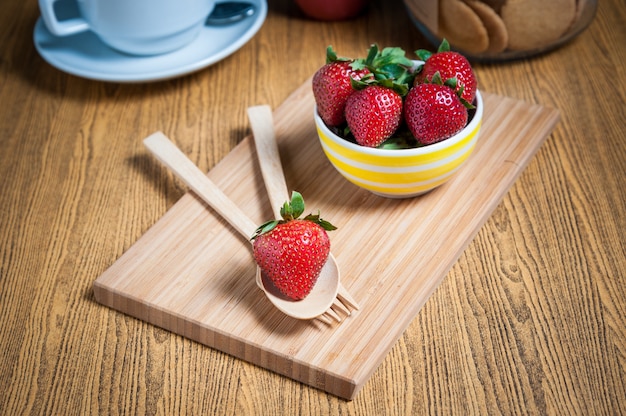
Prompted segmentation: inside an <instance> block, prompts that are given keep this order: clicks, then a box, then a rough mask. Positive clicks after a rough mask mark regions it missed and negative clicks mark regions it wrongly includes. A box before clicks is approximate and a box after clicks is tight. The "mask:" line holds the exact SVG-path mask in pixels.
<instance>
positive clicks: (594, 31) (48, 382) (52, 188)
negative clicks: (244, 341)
mask: <svg viewBox="0 0 626 416" xmlns="http://www.w3.org/2000/svg"><path fill="white" fill-rule="evenodd" d="M623 6H624V5H623V2H622V1H618V0H607V1H603V2H600V4H599V8H598V11H597V16H596V19H595V21H594V22H593V23H592V24H591V26H590V27H589V28H588V30H587V31H586V32H584V33H583V35H581V36H580V37H578V38H576V39H575V40H574V41H572V42H570V43H569V44H567V45H565V46H564V47H562V48H560V49H559V50H556V51H554V52H552V53H549V54H547V55H544V56H539V57H535V58H533V59H530V60H524V61H516V62H510V63H503V64H493V65H489V64H476V65H475V69H476V72H477V74H478V77H479V83H480V87H481V89H482V90H483V91H485V92H489V93H495V94H500V95H506V96H510V97H513V98H516V99H520V100H525V101H527V102H530V103H537V104H541V105H544V106H547V107H553V108H557V109H558V110H559V111H560V114H561V121H560V123H559V124H558V125H557V127H556V129H555V130H554V132H553V134H552V135H551V136H550V137H549V138H548V139H547V141H546V142H545V143H544V145H543V146H542V148H541V149H540V151H539V152H538V154H537V155H536V156H535V158H534V159H533V160H532V162H531V163H530V164H529V166H528V167H527V169H526V170H525V171H524V172H523V174H522V175H521V176H520V178H519V179H518V181H517V182H516V184H515V185H514V186H513V187H512V188H511V190H510V192H509V193H508V194H507V195H506V197H505V198H504V199H503V201H502V203H501V204H500V205H499V206H498V208H497V209H496V210H495V212H494V213H493V215H492V216H491V218H490V219H489V220H488V221H487V223H486V224H485V226H484V227H483V228H482V229H481V231H480V232H479V233H478V235H477V236H476V238H475V239H474V241H473V242H472V243H471V244H470V245H469V247H468V248H467V249H466V250H465V252H464V254H463V255H462V256H461V258H460V259H459V260H458V262H457V263H456V264H455V265H454V267H453V268H452V269H451V270H450V272H449V273H448V275H447V276H446V278H445V279H444V280H443V283H442V284H441V285H440V286H439V288H438V289H437V290H436V292H435V293H434V294H433V295H432V297H431V298H430V300H429V301H428V302H427V303H426V304H425V306H424V307H423V309H422V310H421V312H420V313H419V314H418V316H417V318H416V319H415V320H414V321H413V322H412V323H411V325H410V326H409V328H408V329H407V330H406V332H405V333H404V335H403V336H402V337H401V339H400V340H399V341H398V342H397V344H396V345H395V346H394V348H393V349H392V350H391V352H390V353H389V354H388V356H387V357H386V359H385V360H384V361H383V363H382V364H381V365H380V367H379V368H378V370H377V371H376V372H375V373H374V375H373V376H372V377H371V379H370V380H369V381H368V382H367V384H366V385H365V386H364V388H363V389H362V390H361V391H360V393H359V394H358V395H357V397H356V398H355V399H354V400H353V401H345V400H343V399H340V398H338V397H335V396H332V395H329V394H327V393H324V392H322V391H320V390H317V389H314V388H311V387H308V386H306V385H304V384H301V383H298V382H295V381H293V380H291V379H289V378H286V377H283V376H280V375H277V374H274V373H272V372H269V371H267V370H264V369H261V368H259V367H256V366H254V365H251V364H248V363H246V362H245V361H242V360H239V359H236V358H233V357H231V356H229V355H226V354H224V353H222V352H219V351H216V350H213V349H211V348H207V347H205V346H203V345H201V344H198V343H195V342H193V341H190V340H188V339H185V338H183V337H180V336H178V335H174V334H172V333H170V332H167V331H165V330H162V329H160V328H158V327H155V326H152V325H150V324H147V323H145V322H143V321H140V320H137V319H135V318H132V317H129V316H126V315H123V314H121V313H119V312H117V311H115V310H112V309H109V308H107V307H104V306H102V305H100V304H98V303H96V302H95V299H94V295H93V283H94V281H95V280H96V279H97V278H98V276H100V275H101V274H102V273H103V272H104V271H105V270H106V269H107V268H108V267H109V266H110V265H111V264H113V263H114V262H115V261H116V260H117V259H118V258H119V257H120V256H121V255H122V254H123V253H124V252H125V251H126V250H127V249H128V248H129V247H131V246H132V245H133V243H134V242H135V241H137V239H139V238H140V237H141V236H142V235H143V233H144V232H145V231H146V230H147V229H149V228H150V226H151V225H153V224H154V223H155V222H156V221H158V219H159V218H161V217H162V216H163V214H164V213H165V212H166V211H167V210H168V208H170V207H171V206H173V205H174V204H175V203H176V201H178V200H179V199H180V198H181V197H182V196H183V195H184V194H185V192H186V190H185V189H184V188H183V187H182V186H181V185H180V184H179V183H178V182H174V181H172V180H171V176H168V175H167V174H166V173H165V172H163V171H162V172H163V173H162V175H160V176H157V177H156V178H155V177H154V176H150V177H149V176H148V175H147V172H154V171H153V170H152V169H154V162H153V161H152V160H151V159H150V158H149V157H148V156H147V154H146V151H145V149H144V148H143V145H142V143H141V139H142V138H144V137H146V136H147V135H149V134H150V133H152V132H154V131H156V130H162V131H164V132H167V134H168V135H169V136H170V137H173V138H175V139H176V141H177V143H178V144H179V146H181V147H182V148H183V150H184V151H185V152H186V153H187V154H188V155H190V157H191V158H192V159H193V160H194V162H196V163H197V164H198V165H199V166H200V168H201V169H203V170H205V171H208V170H209V169H210V168H211V167H212V166H214V165H215V164H217V163H218V162H219V161H220V160H221V159H222V158H223V157H224V156H225V155H226V154H228V153H229V152H230V151H231V150H232V149H233V147H234V146H235V145H236V144H237V143H239V142H240V141H241V140H242V139H243V138H244V137H245V136H246V135H248V134H249V129H248V120H247V118H246V113H245V111H246V108H247V107H248V106H250V105H255V104H269V105H270V106H272V107H277V106H278V105H280V103H281V102H283V101H284V100H285V99H286V98H287V97H288V96H289V94H290V93H291V92H292V91H293V90H295V89H296V88H297V87H298V86H300V85H301V84H302V83H303V82H304V81H305V80H306V79H307V78H308V77H309V76H310V75H311V74H312V73H313V72H314V71H315V70H316V69H317V68H318V67H319V66H320V65H321V64H322V62H323V54H324V49H325V47H326V46H327V45H328V44H332V45H333V46H334V47H335V48H336V50H338V51H339V52H340V54H343V55H347V56H355V55H361V54H362V53H363V51H364V50H365V49H366V48H367V46H368V45H369V44H370V43H371V42H377V43H379V44H380V45H382V46H391V45H395V46H400V47H403V48H404V49H405V50H407V51H412V50H415V49H417V48H421V47H430V45H428V44H427V43H426V41H425V40H424V38H423V37H422V36H421V35H420V34H419V33H418V32H417V31H416V30H415V29H414V28H413V26H412V25H411V23H410V21H409V19H408V17H407V16H406V15H405V12H404V8H403V6H402V4H401V2H399V1H395V2H384V1H382V0H377V1H373V2H372V3H371V5H370V8H369V10H368V12H367V13H366V14H365V15H363V16H361V17H359V18H357V19H354V20H351V21H346V22H338V23H320V22H314V21H310V20H307V19H305V18H303V16H302V15H301V14H300V13H299V11H298V10H297V9H296V7H295V5H294V4H292V2H291V1H288V0H282V1H272V0H270V5H269V14H268V17H267V20H266V21H265V24H264V26H263V27H262V29H261V30H260V31H259V32H258V34H257V35H256V36H255V37H254V38H253V39H252V40H251V41H250V42H248V43H247V44H246V45H245V46H244V47H242V48H241V49H240V50H239V51H237V52H236V53H235V54H233V55H232V56H230V57H228V58H227V59H224V60H223V61H220V62H219V63H217V64H215V65H213V66H211V67H208V68H206V69H204V70H201V71H199V72H197V73H194V74H192V75H188V76H184V77H181V78H177V79H172V80H168V81H162V82H157V83H147V84H116V83H105V82H98V81H91V80H86V79H82V78H78V77H75V76H71V75H68V74H65V73H63V72H60V71H59V70H57V69H55V68H53V67H51V66H50V65H48V64H47V63H46V62H45V61H44V60H43V59H42V58H41V57H40V56H39V55H38V54H37V52H36V50H35V48H34V46H33V42H32V31H33V26H34V24H35V22H36V20H37V18H38V15H39V13H38V9H37V3H36V2H18V1H16V0H8V1H5V4H4V5H3V13H2V14H1V17H0V103H1V104H0V106H1V107H0V108H1V110H0V140H1V144H2V151H1V152H0V174H1V177H2V179H3V180H2V182H1V183H2V184H1V185H0V191H1V193H0V194H1V195H2V198H1V199H0V316H1V318H0V351H1V355H0V414H3V415H4V414H6V415H13V414H31V413H32V414H50V415H51V414H55V415H56V414H98V413H100V414H126V413H133V414H237V415H239V414H359V415H361V414H427V413H430V414H433V413H434V414H436V413H438V414H467V413H474V414H485V413H494V414H576V415H578V414H585V415H591V414H596V415H614V414H625V413H626V399H624V397H625V396H626V371H625V368H626V283H625V282H624V278H625V277H626V238H625V237H624V230H625V229H626V219H625V218H626V216H625V215H624V212H626V191H625V190H624V189H625V185H624V182H625V179H626V135H625V134H624V133H623V125H624V121H625V120H626V117H625V111H624V106H625V105H626V95H625V93H624V91H626V76H625V75H626V72H625V70H624V69H625V66H626V53H625V51H626V48H624V46H623V45H624V44H625V43H626V31H625V30H624V24H623V22H624V21H626V9H625V8H624V7H623Z"/></svg>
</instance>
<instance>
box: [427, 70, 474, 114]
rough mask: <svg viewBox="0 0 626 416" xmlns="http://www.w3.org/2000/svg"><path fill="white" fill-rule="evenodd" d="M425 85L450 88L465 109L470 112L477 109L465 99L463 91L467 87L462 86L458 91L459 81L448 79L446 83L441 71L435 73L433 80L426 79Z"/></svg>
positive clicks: (454, 78)
mask: <svg viewBox="0 0 626 416" xmlns="http://www.w3.org/2000/svg"><path fill="white" fill-rule="evenodd" d="M424 83H425V84H437V85H445V86H446V87H450V88H452V91H454V92H455V94H456V95H457V96H458V97H459V100H461V104H463V106H464V107H465V108H467V109H468V110H472V109H474V108H476V107H475V106H474V105H473V104H472V103H470V102H469V101H467V100H466V99H465V98H463V90H464V89H465V87H464V86H463V85H461V86H460V87H459V89H458V90H457V89H456V88H457V85H458V83H459V81H458V80H457V78H456V77H452V78H448V79H446V80H445V81H444V80H443V79H442V78H441V74H440V73H439V71H437V72H435V74H434V75H433V76H432V78H431V79H428V78H426V79H425V80H424Z"/></svg>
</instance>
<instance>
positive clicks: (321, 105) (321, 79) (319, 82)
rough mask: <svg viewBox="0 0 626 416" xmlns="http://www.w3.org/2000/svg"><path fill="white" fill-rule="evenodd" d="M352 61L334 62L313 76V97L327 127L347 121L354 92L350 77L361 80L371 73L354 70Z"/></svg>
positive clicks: (366, 70)
mask: <svg viewBox="0 0 626 416" xmlns="http://www.w3.org/2000/svg"><path fill="white" fill-rule="evenodd" d="M350 64H351V61H333V62H329V63H327V64H325V65H324V66H322V67H321V68H320V69H318V70H317V72H316V73H315V75H313V96H314V97H315V103H316V104H317V111H318V113H319V115H320V117H321V118H322V120H324V123H326V125H328V126H331V127H336V126H340V125H342V124H343V123H345V121H346V117H345V115H344V110H345V108H346V101H347V99H348V97H349V96H350V95H351V94H352V92H353V91H354V90H353V89H352V86H351V84H350V77H352V78H354V79H356V80H360V79H361V78H363V76H365V75H366V74H369V73H370V71H369V70H368V69H366V68H364V69H359V70H354V69H352V67H351V66H350Z"/></svg>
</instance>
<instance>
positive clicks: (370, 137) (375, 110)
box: [346, 85, 402, 147]
mask: <svg viewBox="0 0 626 416" xmlns="http://www.w3.org/2000/svg"><path fill="white" fill-rule="evenodd" d="M401 120H402V96H401V95H400V94H399V93H397V92H396V91H394V90H393V89H391V88H387V87H383V86H380V85H369V86H366V87H365V88H364V89H361V90H359V91H355V92H354V93H353V94H352V95H351V96H350V97H348V101H347V102H346V121H347V122H348V127H349V128H350V131H351V132H352V135H353V136H354V138H355V139H356V141H357V143H358V144H360V145H361V146H368V147H378V146H379V145H380V144H382V143H383V142H384V141H385V140H387V139H388V138H389V137H391V135H392V134H393V133H394V132H395V131H396V129H397V128H398V126H399V125H400V121H401Z"/></svg>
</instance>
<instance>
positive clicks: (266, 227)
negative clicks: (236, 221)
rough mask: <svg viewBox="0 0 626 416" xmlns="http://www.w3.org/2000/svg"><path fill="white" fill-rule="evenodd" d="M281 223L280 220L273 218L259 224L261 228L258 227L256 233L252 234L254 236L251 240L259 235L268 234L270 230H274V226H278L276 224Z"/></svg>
mask: <svg viewBox="0 0 626 416" xmlns="http://www.w3.org/2000/svg"><path fill="white" fill-rule="evenodd" d="M279 223H280V221H278V220H271V221H268V222H266V223H264V224H261V225H260V226H259V228H257V229H256V231H255V232H254V235H253V236H252V238H250V239H251V240H254V239H255V238H257V237H258V236H260V235H261V234H266V233H269V232H270V231H272V230H273V229H274V228H276V226H277V225H278V224H279Z"/></svg>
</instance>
